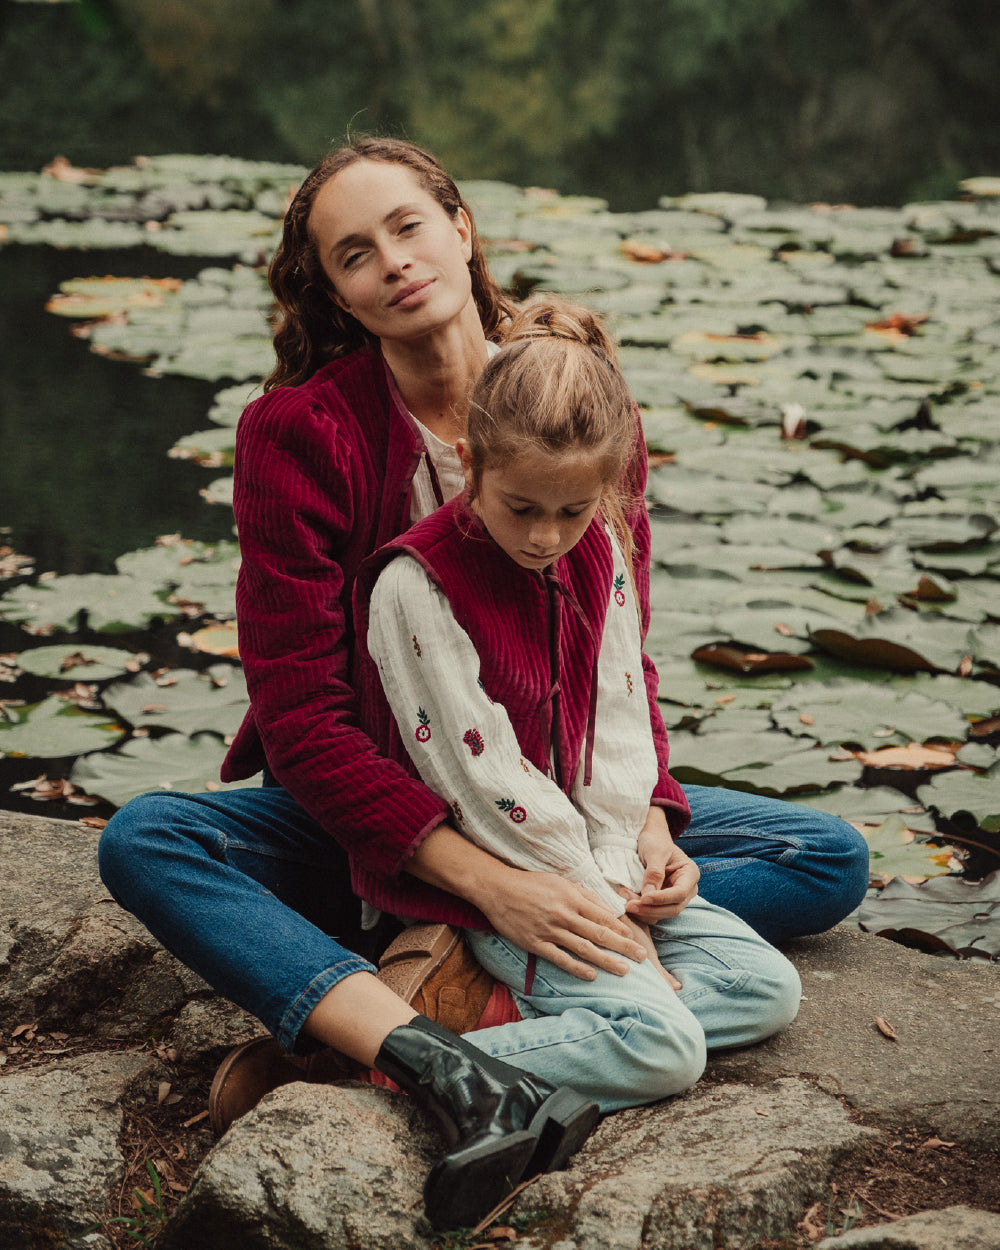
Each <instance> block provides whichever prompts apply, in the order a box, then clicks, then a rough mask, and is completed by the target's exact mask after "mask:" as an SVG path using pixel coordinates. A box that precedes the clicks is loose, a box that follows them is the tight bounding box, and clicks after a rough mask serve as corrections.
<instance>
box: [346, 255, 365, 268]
mask: <svg viewBox="0 0 1000 1250" xmlns="http://www.w3.org/2000/svg"><path fill="white" fill-rule="evenodd" d="M363 255H364V253H363V252H348V254H347V255H346V256H345V257H344V259H343V262H342V264H343V266H344V268H345V269H350V267H351V266H352V265H353V264H355V262H357V261H359V260H360V259H361V257H362V256H363Z"/></svg>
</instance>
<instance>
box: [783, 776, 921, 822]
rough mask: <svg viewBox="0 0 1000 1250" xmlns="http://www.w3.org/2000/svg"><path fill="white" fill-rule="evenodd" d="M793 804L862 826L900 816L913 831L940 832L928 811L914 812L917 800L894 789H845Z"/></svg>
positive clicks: (806, 797)
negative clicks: (914, 801) (914, 800)
mask: <svg viewBox="0 0 1000 1250" xmlns="http://www.w3.org/2000/svg"><path fill="white" fill-rule="evenodd" d="M793 802H795V803H800V804H801V805H802V806H803V807H811V808H814V809H815V810H816V811H820V812H829V813H830V815H831V816H839V817H840V818H841V820H847V821H851V822H856V823H858V824H881V823H882V822H883V821H884V820H885V818H886V817H888V816H899V817H900V818H901V819H902V821H903V822H904V824H905V825H906V827H907V828H909V829H914V830H916V831H918V832H920V833H935V832H936V831H937V825H936V824H935V823H934V817H933V816H932V815H931V813H930V812H928V811H927V810H926V808H922V807H921V808H917V809H916V810H914V803H913V800H912V799H911V798H910V797H909V796H908V795H905V794H903V793H902V792H901V791H900V790H894V789H892V788H891V787H890V786H866V787H865V788H864V789H860V788H858V787H857V786H843V787H841V788H840V789H837V790H827V791H824V792H823V793H822V794H803V795H795V796H794V798H793Z"/></svg>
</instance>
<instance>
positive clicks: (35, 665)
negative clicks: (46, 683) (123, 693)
mask: <svg viewBox="0 0 1000 1250" xmlns="http://www.w3.org/2000/svg"><path fill="white" fill-rule="evenodd" d="M17 662H18V665H19V666H20V668H21V669H23V670H24V672H26V673H35V674H37V675H38V676H39V677H58V678H60V679H61V680H63V681H88V682H93V681H106V680H107V679H108V678H109V677H120V676H121V675H122V673H125V672H128V670H129V669H130V668H131V667H133V666H134V665H135V664H136V662H137V661H136V656H135V654H134V653H133V652H131V651H123V650H121V649H119V648H118V647H97V646H94V645H92V644H91V645H83V646H78V645H76V644H69V645H64V646H59V647H35V648H33V649H32V650H31V651H22V652H21V654H20V655H19V656H18V657H17Z"/></svg>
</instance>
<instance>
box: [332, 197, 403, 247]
mask: <svg viewBox="0 0 1000 1250" xmlns="http://www.w3.org/2000/svg"><path fill="white" fill-rule="evenodd" d="M416 212H419V208H418V206H417V205H415V204H400V206H399V208H394V209H393V210H392V211H391V212H389V213H386V215H385V216H384V217H383V218H382V222H381V224H382V225H383V226H391V225H392V224H393V222H394V221H398V219H399V218H400V217H408V216H409V215H410V213H416ZM366 238H367V235H365V234H362V233H359V232H358V231H355V232H354V233H353V234H345V235H344V237H343V238H342V239H338V240H337V242H336V243H334V245H333V246H332V247H331V248H330V253H329V254H330V255H331V256H332V255H333V253H334V252H341V251H343V250H344V248H347V247H353V246H354V245H355V244H357V243H363V242H364V241H365V239H366Z"/></svg>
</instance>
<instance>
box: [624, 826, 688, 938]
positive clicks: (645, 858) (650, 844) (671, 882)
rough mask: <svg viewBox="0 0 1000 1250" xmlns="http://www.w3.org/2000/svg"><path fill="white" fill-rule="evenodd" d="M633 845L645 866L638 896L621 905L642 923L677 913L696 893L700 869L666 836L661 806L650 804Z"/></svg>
mask: <svg viewBox="0 0 1000 1250" xmlns="http://www.w3.org/2000/svg"><path fill="white" fill-rule="evenodd" d="M636 849H637V851H638V853H639V858H640V860H642V863H643V865H644V867H645V869H646V871H645V873H644V874H643V878H642V884H641V885H640V887H639V894H638V896H637V897H636V896H633V897H632V898H631V899H630V900H629V901H628V902H627V903H626V904H625V909H626V911H627V912H628V914H629V916H631V917H632V918H633V919H635V920H638V921H640V922H641V923H642V924H646V925H650V924H656V922H657V921H658V920H669V919H670V918H671V917H673V916H679V915H680V913H681V912H682V911H683V910H684V908H685V907H687V905H688V903H690V902H691V900H692V899H693V898H694V897H695V895H696V894H697V893H698V878H699V877H700V876H701V872H700V870H699V868H698V865H697V864H696V863H695V862H694V860H692V859H690V858H689V857H688V856H687V855H685V854H684V852H683V851H682V850H681V849H680V848H679V847H678V846H677V844H676V843H675V842H674V840H673V838H672V837H671V836H670V829H669V827H668V826H667V818H666V816H665V815H664V813H663V808H662V807H651V808H650V809H649V815H648V816H647V817H646V823H645V825H643V827H642V830H641V832H640V834H639V838H638V842H637V844H636Z"/></svg>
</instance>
